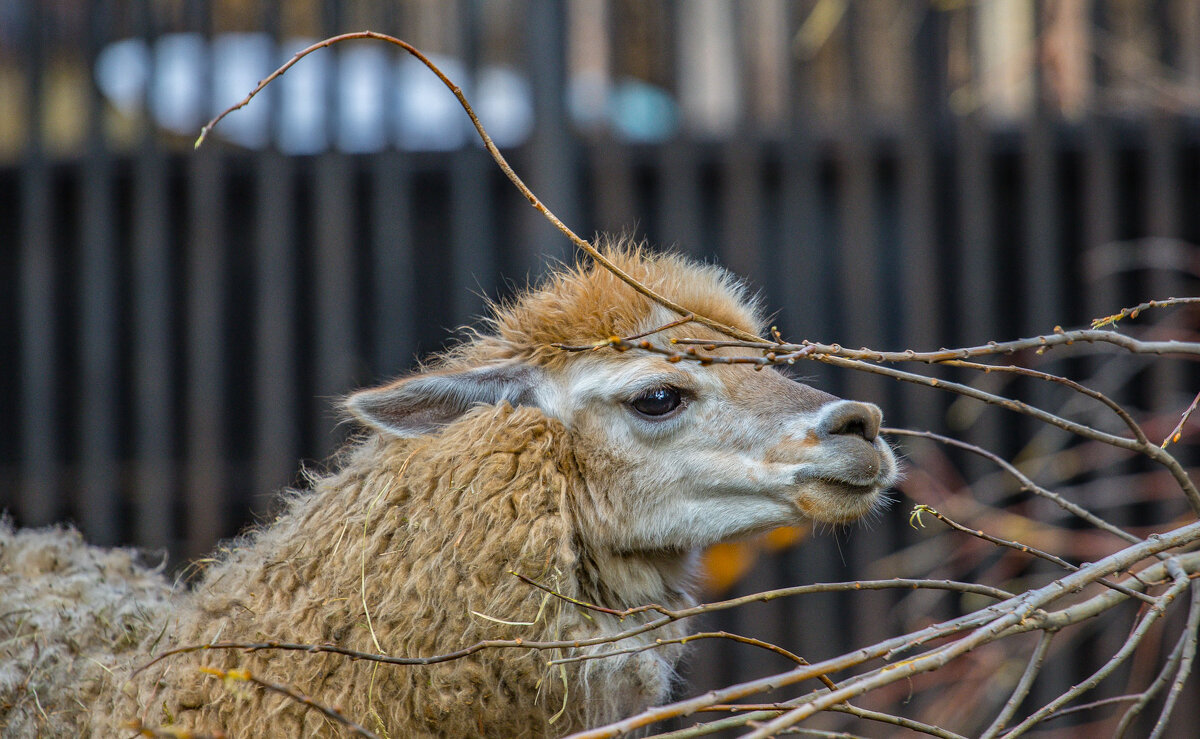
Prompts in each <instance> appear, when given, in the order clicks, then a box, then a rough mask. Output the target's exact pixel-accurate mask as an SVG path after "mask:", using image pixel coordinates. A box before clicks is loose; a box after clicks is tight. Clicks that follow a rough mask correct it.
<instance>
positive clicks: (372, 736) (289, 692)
mask: <svg viewBox="0 0 1200 739" xmlns="http://www.w3.org/2000/svg"><path fill="white" fill-rule="evenodd" d="M200 670H201V672H206V673H208V674H210V675H214V676H216V677H219V678H221V679H222V680H224V681H226V682H248V683H251V684H253V685H257V686H259V687H260V688H263V689H265V690H269V691H271V692H272V693H278V694H279V695H282V696H284V697H285V698H288V699H289V700H292V701H295V702H296V703H299V704H300V705H302V706H306V707H308V708H311V709H313V710H314V711H320V712H321V713H322V714H324V715H325V716H326V717H327V718H329V719H331V720H333V721H335V722H337V723H339V724H341V725H342V726H345V727H346V728H347V729H349V730H350V731H352V732H354V733H355V734H357V735H358V736H362V737H366V738H367V739H379V735H378V734H376V733H375V732H373V731H370V730H368V729H366V728H364V727H363V726H361V725H360V724H358V723H357V722H355V721H352V720H351V719H349V718H346V717H345V716H344V715H342V713H341V712H340V711H338V710H336V709H334V708H331V707H330V706H327V705H325V704H323V703H321V702H319V701H316V700H313V699H312V698H310V697H308V696H307V695H305V694H303V693H301V692H300V691H298V690H296V689H295V688H292V687H289V686H287V685H284V684H282V683H276V682H271V681H270V680H263V679H262V678H260V677H257V676H255V675H252V674H250V672H249V671H248V670H219V669H217V668H215V667H201V668H200Z"/></svg>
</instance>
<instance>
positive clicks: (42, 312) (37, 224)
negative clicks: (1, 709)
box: [18, 3, 62, 526]
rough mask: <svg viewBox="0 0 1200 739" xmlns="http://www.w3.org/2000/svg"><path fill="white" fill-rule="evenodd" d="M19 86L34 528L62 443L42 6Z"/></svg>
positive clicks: (28, 476) (56, 499) (27, 512)
mask: <svg viewBox="0 0 1200 739" xmlns="http://www.w3.org/2000/svg"><path fill="white" fill-rule="evenodd" d="M26 13H27V15H26V20H27V27H26V28H25V33H23V34H21V38H23V39H25V40H26V43H27V46H26V49H25V55H26V59H27V60H28V61H27V64H26V65H25V72H26V84H27V89H28V91H29V97H28V100H29V104H30V109H29V112H28V121H29V123H28V125H29V133H28V136H29V138H28V144H27V149H26V154H25V157H24V159H23V161H22V163H21V174H20V177H21V194H22V197H21V205H20V208H21V215H20V226H19V227H20V229H21V245H20V249H21V257H20V260H21V261H20V264H21V266H20V270H21V274H20V277H19V280H20V282H19V285H20V291H21V295H20V311H21V319H20V320H21V328H20V338H19V341H20V348H21V359H20V362H21V379H20V390H19V392H20V408H21V452H20V453H21V486H20V491H19V498H18V511H19V513H20V517H21V521H22V523H24V524H25V525H27V526H41V525H45V524H49V523H51V522H53V521H55V520H56V519H57V518H58V517H59V516H60V515H61V514H62V500H61V494H62V487H61V479H60V476H59V473H58V464H59V455H60V452H61V448H60V447H61V444H60V440H59V437H58V430H57V428H56V425H55V415H56V413H57V410H58V402H57V400H56V392H55V389H56V386H57V383H58V363H57V362H56V361H55V346H54V345H55V341H54V337H55V328H56V318H55V314H56V313H57V311H56V309H55V304H56V298H57V295H56V291H55V286H54V262H55V257H54V250H55V244H54V243H53V240H52V236H51V226H52V218H51V213H52V212H53V204H52V201H51V198H52V197H53V196H52V193H51V177H50V165H49V162H48V161H47V158H46V152H45V150H44V148H43V128H44V127H45V125H46V121H45V117H44V113H45V110H44V96H45V85H44V84H43V80H44V77H45V73H46V55H45V43H44V23H43V19H42V5H41V3H31V4H30V5H29V6H27V10H26Z"/></svg>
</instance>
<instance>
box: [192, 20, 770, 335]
mask: <svg viewBox="0 0 1200 739" xmlns="http://www.w3.org/2000/svg"><path fill="white" fill-rule="evenodd" d="M356 39H373V40H376V41H385V42H387V43H389V44H394V45H396V46H399V47H400V48H401V49H404V50H405V51H406V52H408V53H409V54H411V55H412V56H413V57H415V58H416V59H417V60H418V61H420V62H421V63H422V64H424V65H425V66H426V67H428V68H429V70H430V71H431V72H433V73H434V74H435V75H437V78H438V79H439V80H441V82H442V84H443V85H445V86H446V87H447V88H449V90H450V92H452V93H453V94H454V97H455V98H456V99H457V100H458V104H459V105H460V106H462V109H463V110H464V111H466V113H467V117H469V118H470V119H471V125H473V126H474V127H475V131H476V133H478V134H479V138H480V140H482V141H483V146H484V148H486V149H487V151H488V153H489V154H491V155H492V159H493V160H495V162H496V165H497V166H499V167H500V170H501V171H502V172H504V175H505V176H506V177H508V179H509V181H510V182H512V183H513V185H515V186H516V188H517V190H519V191H520V192H521V194H522V195H523V196H524V197H525V199H526V200H528V201H529V204H530V205H532V206H533V207H534V209H535V210H537V211H538V212H539V213H541V214H542V216H544V217H545V218H546V220H548V221H550V223H552V224H554V227H555V228H557V229H558V230H559V231H561V232H562V233H563V235H565V236H566V237H567V238H568V239H570V240H571V242H572V243H573V244H575V246H576V247H578V248H579V249H581V250H583V251H584V252H586V253H587V254H588V256H590V257H591V258H592V259H594V260H595V261H596V262H597V263H598V264H600V265H602V266H603V267H604V268H605V269H607V270H608V271H609V272H612V273H613V274H614V275H616V277H617V278H618V279H620V280H621V281H622V282H624V283H625V284H627V285H629V286H630V287H632V288H633V289H634V290H636V291H637V292H638V293H640V294H642V295H644V296H645V297H647V298H649V299H650V300H653V301H654V302H656V303H658V304H659V305H661V306H663V307H665V308H668V309H669V310H672V311H674V312H675V313H677V314H679V315H680V316H691V320H693V321H695V322H697V323H701V324H704V325H705V326H708V327H709V328H711V329H713V330H715V331H718V332H720V333H722V334H725V335H726V336H732V337H734V338H736V339H740V340H743V341H762V339H761V338H760V337H758V336H755V335H754V334H752V333H750V332H748V331H743V330H742V329H740V328H737V327H735V326H727V325H725V324H723V323H721V322H719V321H715V320H713V319H711V318H709V317H707V316H704V315H701V314H698V313H694V312H693V311H690V310H688V309H687V308H685V307H683V306H681V305H678V304H677V303H675V302H674V301H672V300H670V299H668V298H666V297H664V296H662V295H660V294H658V293H657V292H655V291H653V290H651V289H650V288H648V287H646V286H645V285H643V284H642V283H641V282H639V281H637V280H635V279H634V278H633V277H631V276H630V275H628V274H627V273H626V272H625V271H623V270H622V269H621V268H620V267H618V266H617V265H615V264H613V263H612V262H611V261H610V260H609V259H608V258H607V257H605V256H604V255H603V254H601V253H600V251H599V250H598V249H596V247H594V246H592V245H591V244H590V243H588V242H587V241H585V240H584V239H582V238H580V237H579V235H578V234H576V233H575V232H574V231H572V230H571V229H570V228H568V227H567V224H565V223H563V222H562V221H561V220H559V218H558V216H556V215H554V213H553V212H551V211H550V209H549V208H547V207H546V206H545V204H543V203H542V201H541V200H540V199H539V198H538V197H537V196H536V195H534V194H533V191H531V190H530V189H529V187H528V186H527V185H526V184H525V183H524V182H523V181H522V180H521V178H520V177H519V176H517V173H516V172H515V171H513V168H512V166H510V165H509V163H508V160H506V159H505V158H504V155H503V154H501V153H500V149H499V148H497V147H496V144H495V143H494V142H493V141H492V137H491V136H490V135H488V132H487V130H486V129H484V127H483V124H482V123H480V122H479V118H478V116H476V115H475V110H474V109H473V108H472V107H471V104H470V103H469V102H467V98H466V96H465V95H464V94H463V91H462V88H460V87H459V86H458V85H456V84H454V82H453V81H452V80H451V79H450V78H449V77H447V76H446V75H445V73H444V72H442V70H441V69H439V68H438V67H437V65H436V64H434V63H433V62H431V61H430V60H429V58H428V57H426V56H425V55H424V54H422V53H421V52H420V51H418V50H417V49H416V48H415V47H413V46H412V45H411V44H408V43H406V42H404V41H401V40H400V39H398V38H395V37H394V36H388V35H387V34H384V33H376V32H375V31H356V32H353V33H343V34H340V35H338V36H331V37H330V38H327V39H324V40H323V41H318V42H317V43H315V44H313V45H311V46H309V47H307V48H305V49H302V50H301V51H299V52H297V53H296V55H295V56H293V57H292V58H291V59H289V60H288V61H287V62H286V63H284V64H283V65H282V66H280V67H279V68H278V69H276V70H275V71H274V72H272V73H271V74H270V75H268V76H267V77H266V78H265V79H263V80H262V81H260V82H259V83H258V85H257V86H255V88H254V89H253V90H251V91H250V94H248V95H247V96H246V97H245V98H243V99H242V100H241V101H240V102H238V103H236V104H234V105H231V106H230V107H228V108H226V109H225V110H223V111H222V112H221V113H220V114H218V115H217V116H216V117H215V118H213V119H212V120H211V121H209V122H208V123H206V124H205V125H204V127H203V128H201V129H200V136H199V137H198V138H197V139H196V147H199V146H200V145H201V144H203V143H204V139H205V138H206V137H207V136H208V133H209V131H211V130H212V129H213V127H214V126H216V125H217V124H218V123H219V122H220V121H221V119H222V118H224V117H225V116H227V115H229V114H230V113H232V112H233V111H235V110H238V109H239V108H243V107H245V106H246V105H247V104H249V102H250V101H251V100H253V99H254V97H255V96H256V95H258V93H260V92H262V90H263V89H264V88H265V87H266V86H267V85H269V84H271V82H273V81H274V80H276V79H277V78H278V77H280V76H281V75H282V74H284V73H285V72H287V71H288V70H289V69H291V68H292V66H293V65H295V64H296V63H297V62H299V61H300V60H301V59H303V58H304V57H306V56H308V55H309V54H311V53H313V52H314V51H319V50H320V49H324V48H326V47H329V46H333V45H334V44H337V43H341V42H343V41H352V40H356Z"/></svg>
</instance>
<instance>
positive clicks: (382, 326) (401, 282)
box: [370, 152, 416, 377]
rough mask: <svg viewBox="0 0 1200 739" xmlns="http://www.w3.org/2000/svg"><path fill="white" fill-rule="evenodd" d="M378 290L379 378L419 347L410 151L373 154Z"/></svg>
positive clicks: (374, 333)
mask: <svg viewBox="0 0 1200 739" xmlns="http://www.w3.org/2000/svg"><path fill="white" fill-rule="evenodd" d="M372 165H373V166H372V170H371V175H372V211H373V212H372V215H371V223H372V224H373V228H372V242H373V248H372V251H371V265H372V271H373V284H372V289H373V290H374V293H375V300H374V301H373V303H374V304H373V309H372V310H373V313H374V315H372V316H370V322H371V326H372V328H373V331H372V341H373V342H374V345H375V347H374V348H375V356H374V365H375V372H374V375H375V376H376V377H381V376H387V375H394V374H397V373H399V372H400V371H401V370H403V369H405V368H407V367H408V366H409V364H411V363H412V361H413V359H414V357H413V352H414V351H415V349H416V326H415V324H416V313H415V311H414V308H413V306H414V304H415V300H416V284H415V282H414V280H413V256H412V250H413V243H412V234H413V228H412V221H413V213H412V173H411V171H410V169H409V167H408V165H407V162H406V160H405V155H404V154H400V153H397V152H385V153H382V154H379V155H376V156H375V157H372Z"/></svg>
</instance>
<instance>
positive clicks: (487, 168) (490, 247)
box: [447, 3, 499, 326]
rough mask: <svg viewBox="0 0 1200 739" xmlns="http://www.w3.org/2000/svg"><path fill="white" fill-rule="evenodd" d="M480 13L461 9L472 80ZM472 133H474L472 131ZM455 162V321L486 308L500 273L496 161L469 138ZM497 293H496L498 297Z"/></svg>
mask: <svg viewBox="0 0 1200 739" xmlns="http://www.w3.org/2000/svg"><path fill="white" fill-rule="evenodd" d="M479 16H480V11H479V8H477V7H476V6H475V5H474V4H473V3H467V4H466V5H465V6H464V7H461V8H459V33H458V39H457V42H458V47H459V48H460V49H462V50H463V59H464V62H465V64H464V67H465V68H466V70H467V75H468V78H469V79H471V80H477V79H478V78H479V72H480V69H481V65H480V60H479V53H478V49H479V42H480V39H479V36H480V34H481V32H482V30H483V23H482V22H481V18H480V17H479ZM471 135H472V137H473V136H474V132H472V134H471ZM449 158H450V161H449V165H450V202H449V203H448V204H447V207H449V209H450V239H449V242H450V254H449V261H450V271H449V274H450V284H449V285H448V286H447V290H448V291H449V292H450V294H449V296H448V297H449V298H450V305H451V306H452V311H451V314H450V318H451V321H452V325H454V326H461V325H464V324H467V323H469V322H470V321H471V320H472V319H474V318H476V317H478V316H479V315H480V313H482V312H483V305H484V300H483V297H484V296H483V295H480V293H481V292H482V293H483V294H484V295H489V294H492V288H493V287H494V286H495V285H494V282H493V281H494V280H495V279H496V275H497V272H498V271H499V260H498V259H497V256H498V255H497V253H496V244H497V239H496V238H495V235H494V233H493V230H494V229H493V225H492V224H493V223H494V222H495V214H494V213H493V212H492V206H493V202H492V193H491V184H492V179H491V177H492V175H493V173H494V172H495V168H496V165H495V163H494V162H492V158H491V157H490V156H489V155H488V154H487V152H485V151H483V150H482V149H479V148H478V147H476V146H475V145H474V139H473V138H472V139H469V140H468V146H467V147H465V148H463V149H460V150H459V151H456V152H453V153H451V154H450V155H449ZM492 297H495V296H494V295H492Z"/></svg>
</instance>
